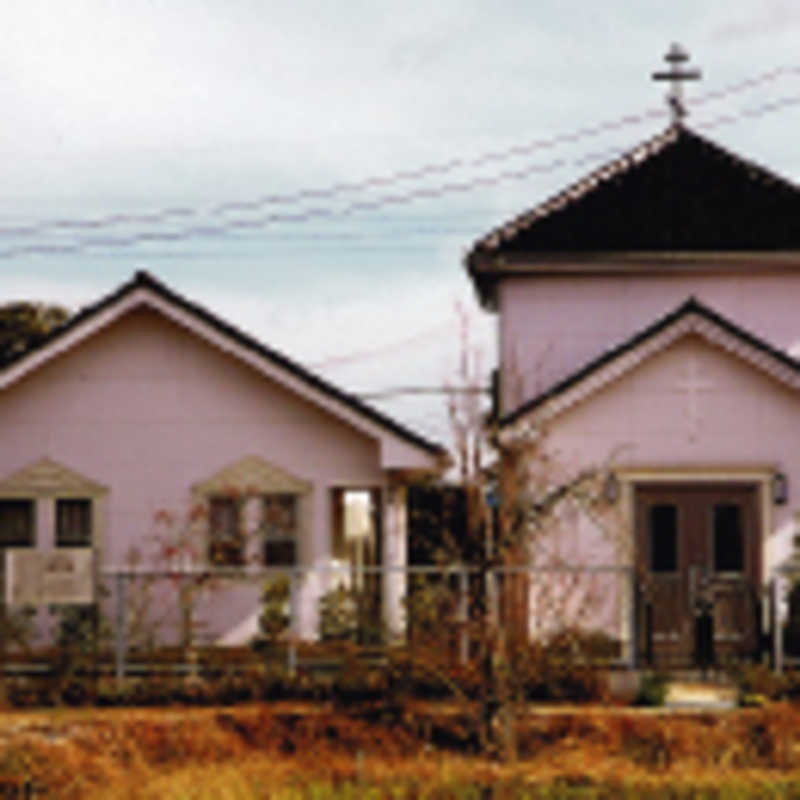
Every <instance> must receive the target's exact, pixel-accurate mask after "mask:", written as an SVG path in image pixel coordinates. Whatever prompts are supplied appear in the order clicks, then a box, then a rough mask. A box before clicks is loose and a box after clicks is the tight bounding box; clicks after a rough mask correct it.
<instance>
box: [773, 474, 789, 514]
mask: <svg viewBox="0 0 800 800" xmlns="http://www.w3.org/2000/svg"><path fill="white" fill-rule="evenodd" d="M788 499H789V480H788V478H787V477H786V475H785V473H783V472H776V473H775V474H774V475H773V476H772V502H773V503H775V505H777V506H782V505H783V504H784V503H785V502H786V501H787V500H788Z"/></svg>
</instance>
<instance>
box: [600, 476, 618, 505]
mask: <svg viewBox="0 0 800 800" xmlns="http://www.w3.org/2000/svg"><path fill="white" fill-rule="evenodd" d="M618 497H619V481H618V480H617V476H616V475H615V474H614V473H613V472H609V473H608V475H606V480H605V483H603V499H604V500H605V501H606V502H607V503H616V502H617V498H618Z"/></svg>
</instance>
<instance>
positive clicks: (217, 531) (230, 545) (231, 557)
mask: <svg viewBox="0 0 800 800" xmlns="http://www.w3.org/2000/svg"><path fill="white" fill-rule="evenodd" d="M208 558H209V561H211V563H212V564H217V565H221V566H238V565H240V564H244V536H243V535H242V531H241V528H240V526H239V504H238V503H237V502H236V501H235V500H234V499H233V498H230V497H212V498H211V501H210V504H209V542H208Z"/></svg>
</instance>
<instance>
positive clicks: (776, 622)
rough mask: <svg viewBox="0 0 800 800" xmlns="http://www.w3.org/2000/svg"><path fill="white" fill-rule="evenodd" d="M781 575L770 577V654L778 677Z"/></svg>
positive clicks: (781, 651) (780, 639)
mask: <svg viewBox="0 0 800 800" xmlns="http://www.w3.org/2000/svg"><path fill="white" fill-rule="evenodd" d="M780 579H781V573H780V572H778V573H776V574H774V575H773V577H772V652H773V666H774V669H775V672H777V673H778V674H779V675H780V674H781V673H782V672H783V630H782V628H781V624H780V613H779V605H780V599H781V595H780V589H781V586H780V584H781V580H780Z"/></svg>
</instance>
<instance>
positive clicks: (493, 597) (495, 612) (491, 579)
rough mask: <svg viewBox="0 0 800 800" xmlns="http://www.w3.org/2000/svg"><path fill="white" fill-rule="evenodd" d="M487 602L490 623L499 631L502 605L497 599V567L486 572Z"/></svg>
mask: <svg viewBox="0 0 800 800" xmlns="http://www.w3.org/2000/svg"><path fill="white" fill-rule="evenodd" d="M486 600H487V604H486V605H487V608H488V609H489V622H490V624H491V625H492V627H493V628H494V629H495V630H497V628H498V626H499V625H500V605H499V602H498V597H497V569H496V568H495V567H489V569H488V570H486Z"/></svg>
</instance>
